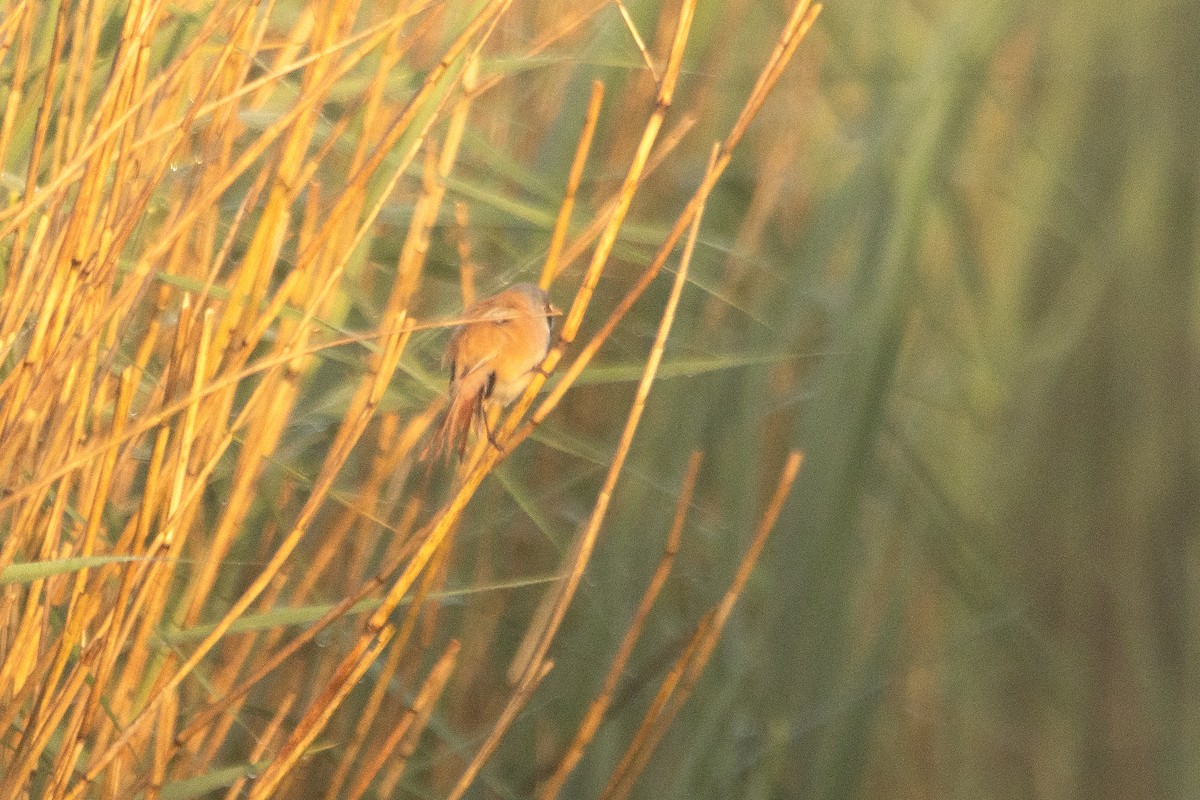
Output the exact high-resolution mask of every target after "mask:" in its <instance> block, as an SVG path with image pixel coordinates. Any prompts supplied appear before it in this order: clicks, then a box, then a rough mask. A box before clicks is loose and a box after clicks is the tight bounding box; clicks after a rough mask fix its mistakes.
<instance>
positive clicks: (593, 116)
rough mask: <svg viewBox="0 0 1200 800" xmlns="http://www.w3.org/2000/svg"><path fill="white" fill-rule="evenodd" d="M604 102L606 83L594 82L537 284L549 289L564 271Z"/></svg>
mask: <svg viewBox="0 0 1200 800" xmlns="http://www.w3.org/2000/svg"><path fill="white" fill-rule="evenodd" d="M603 103H604V84H603V83H601V82H600V81H593V82H592V94H591V97H589V98H588V106H587V112H586V113H585V114H584V116H583V133H582V134H580V136H579V143H578V144H577V145H576V146H575V157H574V159H572V161H571V171H570V172H568V173H567V190H566V193H565V194H564V196H563V201H562V204H561V205H560V206H559V209H558V217H557V218H556V219H555V220H554V230H553V232H551V234H550V248H549V250H548V251H547V252H546V262H545V264H544V265H543V267H542V277H541V280H539V281H538V285H539V286H541V287H542V288H543V289H547V290H548V289H549V288H550V286H551V284H553V283H554V280H555V279H556V278H557V277H558V274H559V272H561V271H562V270H561V267H560V266H559V262H560V261H561V259H562V250H563V245H564V244H566V241H567V231H568V230H569V229H570V227H571V212H572V211H574V209H575V194H576V192H578V191H579V181H580V180H582V179H583V168H584V167H585V166H586V165H587V158H588V153H589V152H591V149H592V139H593V138H594V137H595V135H596V123H597V122H599V121H600V106H601V105H602V104H603Z"/></svg>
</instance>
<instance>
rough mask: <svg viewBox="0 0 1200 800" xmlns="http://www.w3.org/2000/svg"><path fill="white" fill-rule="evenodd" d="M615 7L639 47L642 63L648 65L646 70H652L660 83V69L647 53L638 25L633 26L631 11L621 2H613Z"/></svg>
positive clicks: (651, 72) (656, 81) (653, 76)
mask: <svg viewBox="0 0 1200 800" xmlns="http://www.w3.org/2000/svg"><path fill="white" fill-rule="evenodd" d="M613 5H615V6H616V7H617V11H620V12H621V20H622V21H623V22H624V23H625V28H626V29H627V30H628V31H629V35H630V36H631V37H632V38H633V43H634V44H635V45H636V46H637V49H638V52H639V53H641V54H642V61H644V62H645V63H646V69H648V70H650V77H651V78H653V79H654V82H655V83H658V82H659V81H660V80H661V78H660V77H659V74H658V68H657V67H655V66H654V59H653V58H652V57H651V56H650V53H649V52H647V51H646V42H645V40H643V39H642V35H641V34H640V33H638V29H637V25H634V24H633V17H631V16H629V9H628V8H626V7H625V4H624V3H622V2H621V0H613Z"/></svg>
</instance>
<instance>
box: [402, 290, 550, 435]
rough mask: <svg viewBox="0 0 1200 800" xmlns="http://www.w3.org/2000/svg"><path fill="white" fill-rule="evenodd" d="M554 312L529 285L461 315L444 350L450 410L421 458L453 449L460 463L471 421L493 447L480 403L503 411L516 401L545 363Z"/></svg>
mask: <svg viewBox="0 0 1200 800" xmlns="http://www.w3.org/2000/svg"><path fill="white" fill-rule="evenodd" d="M558 313H559V311H558V309H557V308H555V307H554V305H553V304H551V302H550V298H549V296H547V294H546V292H545V291H543V290H542V289H540V288H538V287H537V286H534V285H533V284H531V283H518V284H514V285H513V286H510V287H508V288H507V289H505V290H504V291H502V292H500V293H499V294H495V295H492V296H491V297H488V298H485V299H483V300H480V301H478V302H476V303H473V304H472V305H471V306H470V307H469V308H467V309H466V310H465V311H464V312H463V320H464V321H463V323H462V324H461V325H459V326H458V327H457V328H455V329H454V333H452V334H451V335H450V343H449V344H448V345H447V346H446V357H445V361H446V362H447V364H448V365H449V367H450V407H449V408H448V409H447V410H446V418H445V420H444V421H443V422H442V426H441V428H440V429H438V432H437V433H436V434H435V435H434V438H433V441H432V442H430V445H429V448H428V450H427V451H426V454H427V455H429V454H432V455H434V456H437V455H440V454H443V453H446V454H449V452H450V450H451V449H454V450H457V451H458V455H459V457H460V458H461V457H462V455H463V453H465V452H466V449H467V438H468V436H469V435H470V431H471V423H472V422H473V421H474V420H476V419H478V420H479V421H480V423H481V424H482V426H483V428H484V431H485V432H486V433H487V435H488V439H489V440H491V441H492V444H493V445H495V444H496V442H495V440H493V439H492V433H491V430H490V429H488V427H487V415H486V413H485V411H484V402H485V401H491V402H496V403H499V404H500V405H502V406H507V405H508V404H509V403H511V402H512V401H513V400H516V399H517V398H518V397H520V396H521V393H522V392H524V391H525V387H526V386H528V385H529V382H530V381H531V380H533V375H534V373H535V372H537V371H538V366H539V365H540V364H541V363H542V361H543V360H544V359H545V358H546V353H547V351H548V350H549V349H550V327H551V319H552V318H553V316H554V315H555V314H558Z"/></svg>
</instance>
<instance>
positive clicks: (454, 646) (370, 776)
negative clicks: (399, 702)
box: [344, 639, 459, 800]
mask: <svg viewBox="0 0 1200 800" xmlns="http://www.w3.org/2000/svg"><path fill="white" fill-rule="evenodd" d="M458 651H459V643H458V641H457V640H454V639H452V640H451V641H450V643H449V644H448V645H446V649H445V651H443V653H442V655H441V657H440V658H439V659H438V660H437V663H435V664H434V665H433V668H432V669H430V671H429V675H428V676H426V678H425V681H424V682H423V683H422V684H421V688H420V689H419V690H418V691H417V695H416V697H415V698H414V699H413V702H412V705H411V706H409V707H408V708H407V709H405V711H404V715H403V716H402V717H401V718H400V720H399V722H397V723H396V725H395V727H394V728H392V730H391V731H390V732H389V733H388V735H387V737H386V738H385V739H384V740H383V743H382V744H381V745H380V746H379V748H378V750H377V751H376V753H375V755H374V757H373V758H372V759H371V760H370V761H368V762H367V763H366V764H364V765H363V768H362V769H360V770H359V771H358V779H357V780H356V781H355V782H354V784H353V785H352V786H351V787H350V789H349V791H348V792H347V793H346V794H345V795H344V796H345V797H346V798H347V800H358V798H360V797H362V796H363V794H365V793H366V791H367V789H368V788H369V787H370V785H371V782H372V781H373V780H374V779H375V776H376V775H378V774H379V771H380V770H381V769H382V768H383V765H384V764H385V763H387V760H388V759H389V758H391V757H392V754H393V753H394V752H396V751H397V750H399V752H400V759H398V760H397V762H395V768H396V770H397V774H398V773H399V772H401V771H403V769H404V766H405V764H406V763H407V761H408V758H409V756H411V755H412V754H413V751H414V750H415V749H416V744H417V738H418V737H419V736H420V735H421V733H422V731H424V730H425V726H426V725H428V724H429V719H430V717H431V716H432V715H433V708H434V703H436V702H437V700H438V698H439V697H440V696H441V694H442V690H443V689H445V687H446V682H447V681H448V680H449V679H450V675H451V673H453V672H454V666H455V664H456V663H457V660H458ZM388 794H391V792H390V791H388Z"/></svg>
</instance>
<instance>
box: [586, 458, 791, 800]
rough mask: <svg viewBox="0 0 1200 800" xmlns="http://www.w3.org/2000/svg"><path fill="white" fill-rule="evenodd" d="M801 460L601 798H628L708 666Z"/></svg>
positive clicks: (787, 472)
mask: <svg viewBox="0 0 1200 800" xmlns="http://www.w3.org/2000/svg"><path fill="white" fill-rule="evenodd" d="M802 461H803V456H802V455H801V453H799V452H797V451H793V452H792V453H791V455H789V456H788V459H787V462H786V463H785V464H784V466H783V469H782V471H781V472H780V474H779V481H778V482H777V483H776V485H775V491H774V493H773V494H772V496H771V499H770V501H769V502H768V503H767V508H766V510H765V511H764V512H763V515H762V518H761V519H760V520H759V524H758V529H757V530H756V531H755V534H754V538H753V539H752V540H751V542H750V547H749V548H748V549H747V550H746V554H745V556H743V557H742V561H741V563H740V564H739V565H738V569H737V572H736V573H735V574H734V577H733V580H732V581H731V582H730V585H729V588H728V589H727V590H726V592H725V595H724V596H723V597H722V598H721V602H720V603H718V604H717V605H716V606H715V607H714V608H712V609H711V610H710V611H709V612H708V613H707V614H705V616H704V619H703V620H702V621H701V623H700V625H699V626H697V628H696V632H695V634H694V635H693V636H692V638H691V640H690V641H689V642H688V644H687V647H686V648H685V650H684V652H683V654H682V655H681V656H680V657H679V659H678V661H676V663H675V666H674V668H673V669H672V670H671V671H670V673H668V675H667V677H666V678H665V679H664V681H663V683H662V686H661V687H660V689H659V693H658V695H657V696H656V697H655V699H654V701H653V702H652V703H651V705H650V709H649V710H648V711H647V712H646V715H645V717H644V718H643V719H642V724H641V725H640V726H639V727H638V730H637V732H636V733H635V734H634V737H633V740H632V741H631V742H630V744H629V748H628V750H626V752H625V756H624V758H623V759H622V761H621V764H620V765H619V766H618V767H617V769H616V770H615V771H614V772H613V774H612V777H611V778H610V779H609V783H608V786H606V787H605V789H604V792H603V793H602V794H601V795H600V797H601V798H602V799H603V800H615V799H616V798H620V797H628V796H629V792H630V791H631V790H632V788H633V783H634V781H635V780H636V779H637V776H638V775H640V774H641V772H642V770H644V769H645V766H646V763H647V762H648V761H649V759H650V756H651V755H652V754H653V752H654V748H655V747H656V746H657V744H658V741H659V740H660V739H661V738H662V735H663V733H664V732H665V731H666V730H667V728H668V727H670V725H671V722H672V721H673V720H674V718H675V715H676V714H677V713H678V712H679V709H680V707H682V705H683V703H684V702H685V701H686V700H687V698H688V696H689V695H690V694H691V691H692V689H694V688H695V686H696V682H697V681H698V680H699V679H700V675H701V673H703V671H704V667H705V666H706V665H707V664H708V659H709V657H710V656H711V655H712V651H713V648H715V647H716V644H717V641H718V639H720V636H721V631H722V630H724V628H725V623H726V622H728V620H729V615H730V614H731V613H732V612H733V607H734V605H735V604H736V603H737V600H738V597H739V596H741V593H742V589H743V588H744V587H745V585H746V581H747V580H748V579H749V578H750V573H751V572H752V571H753V570H754V565H755V564H757V563H758V557H759V555H761V554H762V549H763V546H764V545H765V544H766V542H767V537H768V536H769V535H770V533H771V531H772V529H774V527H775V523H776V521H778V519H779V514H780V512H782V511H783V505H784V503H785V502H786V501H787V498H788V494H789V492H790V491H791V488H792V484H793V483H795V480H796V475H797V474H799V472H800V465H801V463H802Z"/></svg>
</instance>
